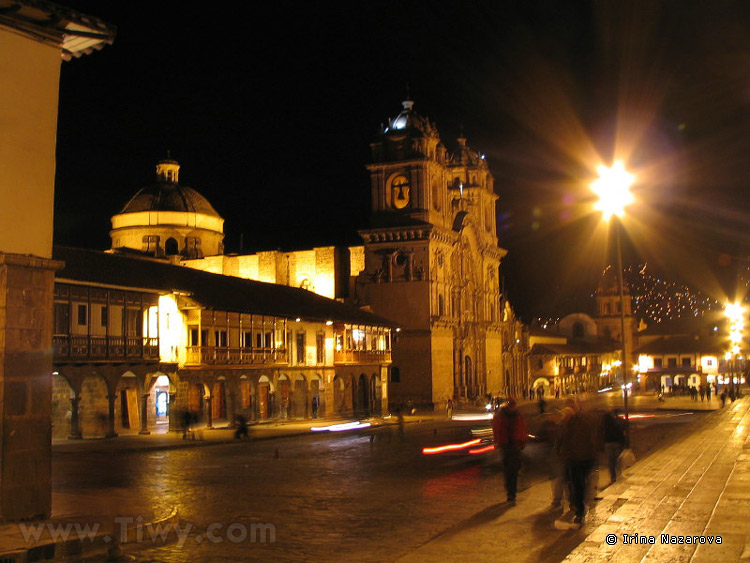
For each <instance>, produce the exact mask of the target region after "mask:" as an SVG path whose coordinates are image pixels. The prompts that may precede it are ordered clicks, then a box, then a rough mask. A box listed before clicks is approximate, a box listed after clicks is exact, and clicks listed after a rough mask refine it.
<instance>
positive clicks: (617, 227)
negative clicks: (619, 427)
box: [614, 218, 630, 448]
mask: <svg viewBox="0 0 750 563" xmlns="http://www.w3.org/2000/svg"><path fill="white" fill-rule="evenodd" d="M614 223H615V224H614V227H615V244H616V245H617V281H618V285H619V290H620V339H621V341H622V363H621V364H620V367H621V369H622V392H623V406H624V407H625V447H626V448H629V447H630V413H629V412H628V391H629V390H630V382H629V381H628V380H629V379H630V378H629V377H628V374H629V372H628V369H629V368H628V354H627V344H626V340H625V282H624V280H623V273H622V240H620V230H621V229H622V225H621V224H620V220H619V219H617V218H615V220H614Z"/></svg>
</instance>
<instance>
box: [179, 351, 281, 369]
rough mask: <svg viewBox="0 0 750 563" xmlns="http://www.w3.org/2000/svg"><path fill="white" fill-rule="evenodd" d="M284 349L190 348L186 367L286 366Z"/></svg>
mask: <svg viewBox="0 0 750 563" xmlns="http://www.w3.org/2000/svg"><path fill="white" fill-rule="evenodd" d="M287 362H288V356H287V352H286V349H284V348H276V349H273V348H229V347H226V348H225V347H218V346H188V347H187V354H186V358H185V365H189V366H197V365H213V366H215V365H251V364H285V363H287Z"/></svg>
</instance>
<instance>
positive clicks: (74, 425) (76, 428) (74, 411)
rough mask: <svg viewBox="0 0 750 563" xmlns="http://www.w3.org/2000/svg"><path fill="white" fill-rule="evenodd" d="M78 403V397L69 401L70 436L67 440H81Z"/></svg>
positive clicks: (79, 399)
mask: <svg viewBox="0 0 750 563" xmlns="http://www.w3.org/2000/svg"><path fill="white" fill-rule="evenodd" d="M80 401H81V398H80V397H75V398H74V399H71V400H70V436H68V440H80V439H81V438H83V436H82V435H81V423H80V418H79V417H78V403H79V402H80Z"/></svg>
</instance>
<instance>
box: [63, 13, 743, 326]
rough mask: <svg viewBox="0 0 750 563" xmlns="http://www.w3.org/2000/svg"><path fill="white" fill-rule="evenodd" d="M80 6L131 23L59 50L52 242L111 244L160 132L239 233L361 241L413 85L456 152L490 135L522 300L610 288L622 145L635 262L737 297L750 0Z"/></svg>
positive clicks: (567, 297)
mask: <svg viewBox="0 0 750 563" xmlns="http://www.w3.org/2000/svg"><path fill="white" fill-rule="evenodd" d="M65 4H66V5H68V6H70V7H73V8H75V9H78V10H80V11H82V12H84V13H88V14H91V15H94V16H98V17H100V18H101V19H103V20H105V21H106V22H108V23H111V24H114V25H116V26H117V27H118V34H117V38H116V40H115V43H114V45H112V46H107V47H105V48H104V49H103V50H102V51H101V52H98V53H94V54H91V55H88V56H85V57H83V58H82V59H79V60H74V61H71V62H67V63H64V64H63V66H62V77H61V85H60V108H59V116H60V117H59V129H58V155H57V182H56V210H55V212H56V218H55V219H56V220H55V236H56V242H57V243H59V244H68V245H76V246H83V247H88V248H96V249H105V248H108V247H109V237H108V233H109V229H110V224H109V218H110V217H111V216H112V215H113V214H115V213H117V212H119V211H120V209H121V208H122V206H123V205H124V204H125V203H126V202H127V201H128V199H129V198H130V197H131V196H132V195H133V194H135V192H136V191H137V190H138V189H139V188H141V187H142V186H144V185H145V184H147V183H149V182H151V181H152V179H153V177H154V165H155V163H156V162H157V161H158V160H159V159H162V158H165V157H166V155H167V151H170V154H171V156H172V157H173V158H174V159H176V160H178V161H179V162H180V164H181V166H182V168H181V172H180V180H181V183H183V184H185V185H188V186H191V187H193V188H195V189H197V190H198V191H199V192H201V193H202V194H203V195H204V196H206V198H207V199H208V200H209V201H210V202H211V203H212V204H213V206H214V207H215V208H216V209H217V211H218V212H219V213H220V214H221V215H222V216H223V217H224V219H225V220H226V223H225V231H226V240H225V245H226V247H227V251H228V252H238V251H240V250H242V251H244V252H253V251H257V250H268V249H275V248H280V249H284V250H290V249H302V248H310V247H312V246H317V245H329V244H358V243H360V242H361V241H360V239H359V237H358V235H357V230H358V229H361V228H366V227H367V226H368V216H369V211H370V210H369V205H370V203H369V201H370V200H369V198H370V194H369V180H368V175H367V172H366V170H365V165H366V164H367V163H368V162H369V158H370V152H369V151H370V147H369V143H370V142H371V141H372V140H373V138H374V135H375V133H376V131H377V130H378V127H379V125H380V124H381V123H382V122H384V121H386V120H387V119H388V118H389V117H395V116H396V115H397V114H398V113H399V111H400V108H401V101H402V100H403V99H404V98H405V97H406V93H407V87H408V92H409V94H410V96H411V98H412V99H413V100H414V101H415V111H417V112H418V113H420V114H422V115H426V116H428V117H429V118H430V119H432V120H433V121H434V122H435V123H436V124H437V126H438V129H439V131H440V133H441V137H442V139H443V142H444V143H445V144H446V145H447V146H448V148H449V149H452V148H453V147H454V146H455V138H456V137H457V136H458V135H459V132H460V131H461V130H463V131H464V133H465V135H466V137H467V138H468V141H469V145H470V146H471V147H472V148H474V149H476V150H478V151H481V152H483V153H485V154H486V155H487V159H488V162H489V163H490V167H491V169H492V172H493V174H494V177H495V186H496V192H497V193H498V195H499V196H500V200H499V202H498V210H497V213H498V236H499V238H500V245H501V246H502V247H504V248H506V249H508V250H509V254H508V256H507V257H506V259H505V260H504V262H503V266H502V275H503V277H504V278H505V284H506V288H507V292H508V295H509V297H510V300H511V303H512V304H513V306H514V307H515V309H516V310H517V312H519V313H520V314H521V315H522V316H523V317H524V319H526V320H528V319H530V318H531V316H532V315H536V314H545V315H551V314H559V313H567V312H571V311H573V310H578V309H580V308H581V306H582V302H583V301H585V299H587V298H588V296H589V295H590V294H591V292H592V291H593V289H594V288H595V284H596V281H597V279H598V274H599V273H600V272H601V270H602V268H603V266H604V265H605V264H606V263H607V261H608V258H610V256H611V248H612V245H611V244H609V245H608V244H607V236H606V232H605V231H606V230H605V229H604V228H603V227H602V226H601V223H600V221H599V217H597V216H596V215H595V214H593V213H592V212H591V203H592V200H591V194H590V191H589V190H588V184H589V183H590V181H591V180H592V179H593V178H594V177H595V168H596V165H597V164H598V163H599V161H604V162H606V163H609V162H611V160H612V158H613V157H614V156H617V157H620V158H623V159H625V161H626V163H627V165H628V167H629V168H630V169H632V170H633V171H634V172H635V173H636V174H637V176H638V181H637V184H636V186H635V189H634V191H635V193H636V197H637V198H638V203H637V204H635V205H633V206H632V207H630V208H629V209H628V212H629V216H628V217H627V218H626V219H625V222H624V226H625V229H626V231H627V235H626V239H625V245H624V250H625V255H624V259H625V262H626V264H628V263H639V262H648V263H649V267H650V268H652V269H653V271H657V272H661V273H663V274H665V275H667V276H669V277H671V278H673V279H675V280H677V281H681V282H684V283H688V284H690V285H692V286H693V287H694V288H696V289H699V290H703V291H705V292H707V293H709V294H710V295H711V296H713V297H715V298H717V299H722V300H723V299H725V298H726V295H725V293H726V292H727V291H733V290H731V289H730V288H731V286H732V280H733V279H734V277H735V274H734V272H735V271H736V267H737V266H738V265H739V266H742V265H743V264H745V263H746V261H747V256H750V250H748V246H750V245H747V238H748V237H747V235H746V233H747V232H748V225H750V220H749V217H748V212H747V209H748V207H747V206H748V203H750V201H748V200H750V198H749V197H748V190H747V182H748V167H747V165H746V163H747V162H748V160H749V159H748V155H750V135H748V134H747V133H748V124H750V120H749V118H750V110H749V109H748V104H749V102H750V34H748V33H747V30H748V29H750V26H749V25H748V24H750V3H747V2H740V1H734V2H722V1H712V2H705V1H689V0H688V1H682V2H678V1H672V2H669V1H662V2H659V1H655V0H644V1H633V2H630V1H629V2H623V1H612V2H583V1H581V2H578V1H576V2H560V1H559V0H550V1H546V0H544V1H531V0H524V1H519V2H511V1H506V2H497V1H496V2H489V1H488V2H426V1H425V2H405V1H400V2H369V1H368V2H355V3H346V4H343V3H341V4H339V3H327V2H283V1H281V2H273V3H232V2H228V3H216V4H212V3H190V4H189V5H188V3H186V2H176V1H158V2H157V1H154V0H152V1H148V2H146V1H133V0H128V1H124V0H108V1H107V2H95V1H72V0H71V1H70V2H65ZM407 85H408V86H407ZM241 240H242V241H243V247H242V248H240V241H241ZM608 249H609V250H608ZM608 254H609V255H608ZM727 280H729V281H727Z"/></svg>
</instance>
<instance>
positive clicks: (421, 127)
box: [383, 100, 438, 137]
mask: <svg viewBox="0 0 750 563" xmlns="http://www.w3.org/2000/svg"><path fill="white" fill-rule="evenodd" d="M401 105H402V106H403V108H404V109H403V110H402V111H401V113H399V114H398V115H397V116H396V117H395V118H393V119H389V120H388V125H387V126H386V127H385V128H384V130H383V133H391V134H398V133H399V132H405V133H409V134H410V135H414V134H415V133H417V134H420V135H425V136H429V137H437V136H438V130H437V127H435V125H434V124H433V123H431V122H430V120H429V119H427V118H425V117H422V116H421V115H419V114H418V113H416V112H415V111H414V102H413V101H412V100H404V101H403V102H401Z"/></svg>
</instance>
